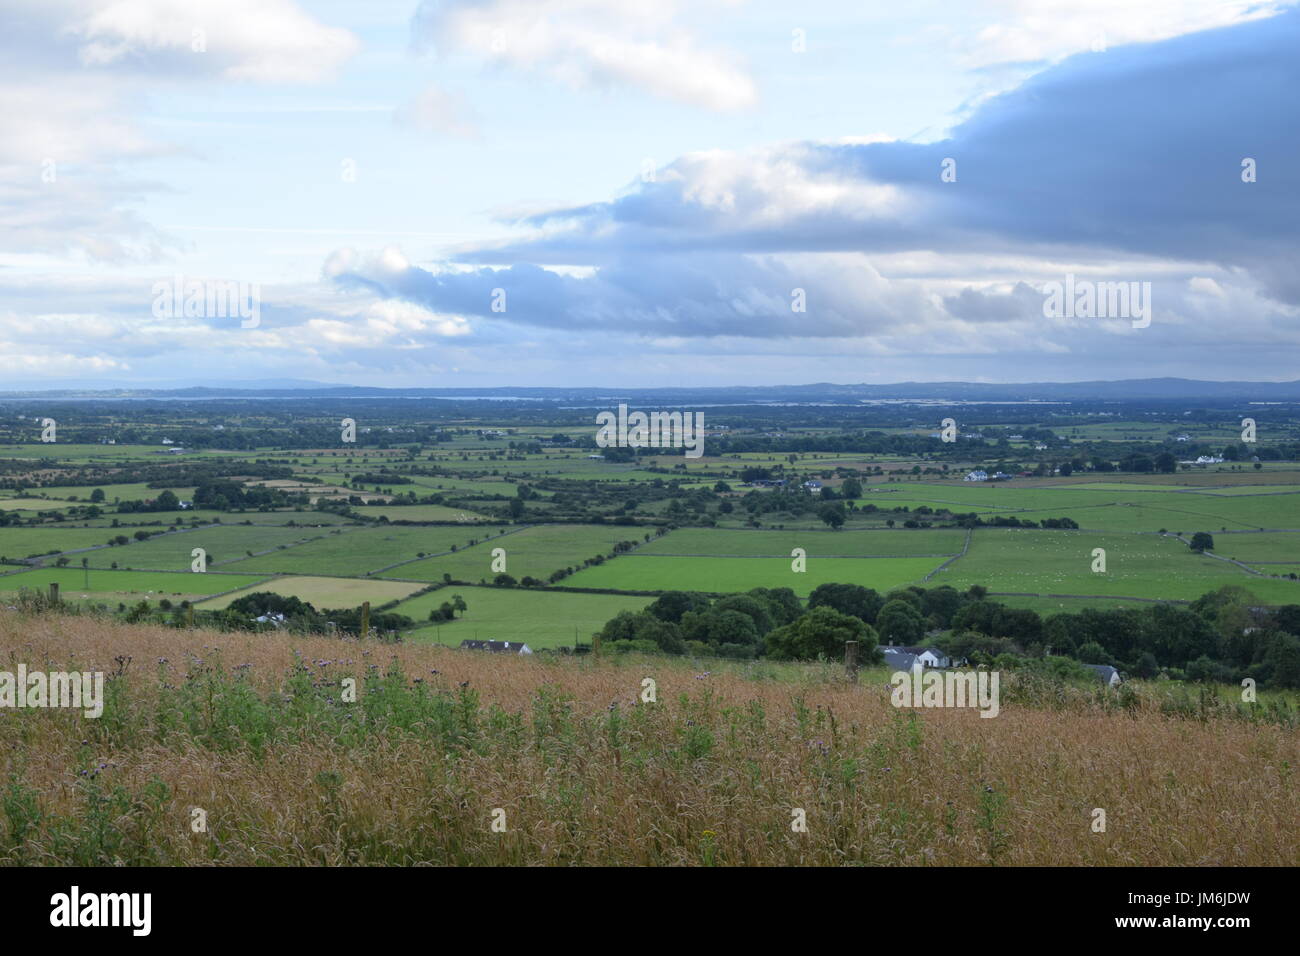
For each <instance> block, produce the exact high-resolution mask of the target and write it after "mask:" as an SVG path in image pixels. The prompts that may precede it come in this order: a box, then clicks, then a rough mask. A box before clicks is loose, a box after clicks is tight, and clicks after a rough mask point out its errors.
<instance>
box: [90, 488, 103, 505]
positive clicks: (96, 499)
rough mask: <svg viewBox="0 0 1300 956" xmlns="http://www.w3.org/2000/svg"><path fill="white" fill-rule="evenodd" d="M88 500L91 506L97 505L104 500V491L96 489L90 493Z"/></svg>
mask: <svg viewBox="0 0 1300 956" xmlns="http://www.w3.org/2000/svg"><path fill="white" fill-rule="evenodd" d="M90 500H91V502H92V503H93V504H99V503H100V502H102V501H103V500H104V489H103V488H96V489H95V490H94V491H92V492H91V493H90Z"/></svg>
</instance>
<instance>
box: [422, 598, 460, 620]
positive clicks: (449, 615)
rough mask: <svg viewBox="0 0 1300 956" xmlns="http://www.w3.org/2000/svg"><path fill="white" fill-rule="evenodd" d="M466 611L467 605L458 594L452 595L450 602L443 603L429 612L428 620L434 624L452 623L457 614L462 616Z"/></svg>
mask: <svg viewBox="0 0 1300 956" xmlns="http://www.w3.org/2000/svg"><path fill="white" fill-rule="evenodd" d="M468 610H469V605H468V604H466V603H465V599H464V598H463V597H461V596H460V595H459V594H453V595H452V596H451V600H450V601H443V602H442V604H440V605H438V607H435V608H434V609H433V610H432V611H430V612H429V620H430V621H431V622H432V623H434V624H441V623H443V622H444V621H454V620H456V615H457V614H464V613H465V612H466V611H468Z"/></svg>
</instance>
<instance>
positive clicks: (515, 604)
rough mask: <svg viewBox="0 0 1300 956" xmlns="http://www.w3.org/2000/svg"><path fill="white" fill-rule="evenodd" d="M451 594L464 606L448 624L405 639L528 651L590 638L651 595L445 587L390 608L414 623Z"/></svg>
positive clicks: (425, 617) (644, 604) (449, 597)
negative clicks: (505, 645) (512, 644)
mask: <svg viewBox="0 0 1300 956" xmlns="http://www.w3.org/2000/svg"><path fill="white" fill-rule="evenodd" d="M453 594H459V595H460V596H461V597H462V598H464V599H465V604H466V605H467V608H468V609H467V610H466V611H465V613H464V614H463V615H461V616H460V617H458V618H456V620H455V621H454V622H451V623H443V624H440V625H436V626H435V625H431V624H430V625H426V626H423V627H421V628H419V629H417V630H414V631H410V632H408V633H407V634H406V639H407V640H408V641H422V642H427V643H438V642H441V643H443V644H449V645H452V646H457V645H459V644H460V642H461V641H463V640H484V641H488V640H491V641H523V642H525V643H526V644H528V646H529V647H531V648H532V649H534V650H538V649H540V648H548V647H572V646H573V645H574V642H575V641H582V642H590V640H591V635H592V634H593V633H595V632H596V631H599V630H600V629H601V628H602V627H604V625H605V622H606V621H608V620H609V619H610V618H612V617H614V616H615V615H617V614H618V613H619V612H620V611H638V610H640V609H641V608H643V607H645V606H646V605H647V604H649V603H650V602H651V601H652V600H654V599H653V598H649V597H634V596H630V595H618V594H576V593H567V594H566V593H564V592H560V591H530V590H527V589H525V588H482V587H461V586H451V587H445V588H439V589H438V590H436V591H431V592H430V593H428V594H422V595H420V596H418V597H415V598H412V599H411V600H409V601H403V602H402V603H401V604H399V605H397V607H395V608H394V609H393V610H394V612H395V613H397V614H405V615H407V616H409V617H412V618H415V620H417V621H426V620H427V619H428V617H429V612H430V611H432V610H433V609H434V608H437V607H439V606H440V605H441V604H442V603H443V602H444V601H449V600H451V597H452V595H453Z"/></svg>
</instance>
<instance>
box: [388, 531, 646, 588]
mask: <svg viewBox="0 0 1300 956" xmlns="http://www.w3.org/2000/svg"><path fill="white" fill-rule="evenodd" d="M644 533H645V532H644V529H641V528H625V527H618V526H614V525H568V524H555V525H532V526H524V527H521V528H520V529H519V530H517V531H512V532H511V533H509V534H505V535H494V536H492V537H488V538H480V543H479V544H478V545H477V546H475V547H472V548H464V549H459V550H457V551H456V553H454V554H439V555H437V556H436V557H431V558H426V559H424V560H423V561H416V562H414V563H412V564H404V565H401V566H400V567H396V568H392V569H391V570H389V571H385V572H384V573H383V574H382V575H381V576H382V577H389V578H405V579H408V580H415V581H441V580H442V579H443V575H444V574H450V575H451V577H452V580H455V581H466V582H469V583H471V584H472V583H476V582H478V581H491V580H492V578H493V577H495V576H496V574H497V572H495V571H493V570H492V562H493V556H492V551H493V550H494V549H496V548H503V549H505V552H506V554H505V572H504V573H506V574H509V575H511V576H512V577H514V578H516V579H522V578H524V577H525V576H532V577H535V578H541V579H543V580H545V579H546V578H547V577H548V576H549V575H550V574H551V572H552V571H557V570H560V569H561V568H568V567H581V566H582V562H583V561H584V560H586V559H587V558H591V557H595V556H597V555H604V554H608V553H609V552H610V551H611V550H612V549H613V547H614V545H615V544H617V543H618V542H619V541H623V540H633V539H635V540H637V541H640V540H641V538H642V536H643V535H644ZM565 580H566V581H568V580H570V579H567V578H566V579H565Z"/></svg>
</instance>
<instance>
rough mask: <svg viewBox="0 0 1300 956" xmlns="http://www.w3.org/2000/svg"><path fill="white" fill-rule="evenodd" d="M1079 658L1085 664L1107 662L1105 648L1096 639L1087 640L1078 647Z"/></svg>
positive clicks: (1108, 661)
mask: <svg viewBox="0 0 1300 956" xmlns="http://www.w3.org/2000/svg"><path fill="white" fill-rule="evenodd" d="M1077 656H1078V658H1079V660H1081V661H1083V662H1084V663H1085V664H1109V663H1110V660H1109V658H1108V657H1107V654H1106V649H1105V648H1104V647H1102V646H1101V645H1100V644H1098V643H1097V642H1096V641H1089V642H1088V643H1086V644H1084V645H1083V646H1081V647H1080V648H1079V653H1078V655H1077Z"/></svg>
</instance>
